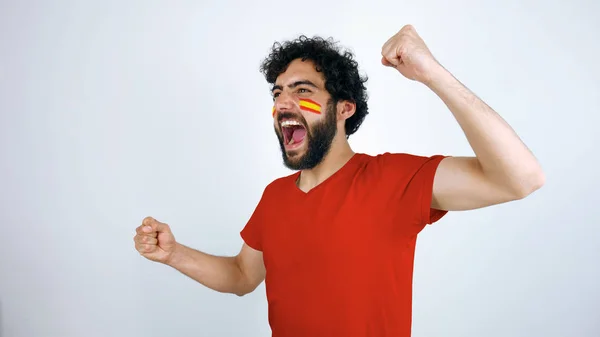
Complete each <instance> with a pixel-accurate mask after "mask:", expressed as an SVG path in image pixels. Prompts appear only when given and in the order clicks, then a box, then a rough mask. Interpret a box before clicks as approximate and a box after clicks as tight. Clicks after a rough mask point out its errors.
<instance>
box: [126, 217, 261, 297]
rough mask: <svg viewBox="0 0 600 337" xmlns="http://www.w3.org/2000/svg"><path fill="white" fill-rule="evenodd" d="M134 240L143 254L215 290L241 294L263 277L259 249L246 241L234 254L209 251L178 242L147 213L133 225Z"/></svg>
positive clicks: (254, 287) (169, 231) (254, 285)
mask: <svg viewBox="0 0 600 337" xmlns="http://www.w3.org/2000/svg"><path fill="white" fill-rule="evenodd" d="M134 241H135V247H136V249H137V250H138V252H139V253H140V254H141V255H142V256H144V257H146V258H147V259H149V260H152V261H156V262H160V263H164V264H166V265H168V266H171V267H173V268H175V269H176V270H178V271H179V272H181V273H183V274H184V275H186V276H188V277H190V278H192V279H193V280H195V281H197V282H199V283H201V284H202V285H204V286H206V287H208V288H210V289H212V290H215V291H218V292H222V293H230V294H236V295H238V296H243V295H245V294H248V293H250V292H252V291H253V290H254V289H256V287H258V285H259V284H260V283H261V282H262V281H263V280H264V278H265V267H264V263H263V257H262V252H260V251H257V250H254V249H252V248H250V247H249V246H247V245H246V244H244V245H243V246H242V248H241V250H240V252H239V253H238V254H237V255H236V256H216V255H210V254H207V253H203V252H201V251H198V250H195V249H192V248H190V247H187V246H184V245H182V244H180V243H177V242H176V240H175V237H174V236H173V234H172V232H171V229H170V228H169V226H168V225H167V224H164V223H161V222H159V221H156V220H155V219H152V218H149V217H148V218H146V219H144V221H143V223H142V225H141V226H139V227H138V228H137V229H136V235H135V237H134Z"/></svg>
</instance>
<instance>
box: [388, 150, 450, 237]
mask: <svg viewBox="0 0 600 337" xmlns="http://www.w3.org/2000/svg"><path fill="white" fill-rule="evenodd" d="M444 158H446V156H443V155H435V156H431V157H426V156H417V155H411V154H404V153H384V154H382V155H379V156H378V161H377V162H378V166H379V170H378V171H379V172H380V174H381V175H382V176H381V180H382V181H383V184H384V187H383V188H384V189H385V190H387V191H389V192H388V193H389V195H390V197H391V198H392V199H393V200H392V202H393V204H394V205H395V206H396V207H398V211H399V213H400V214H402V217H403V218H408V219H411V220H412V222H413V223H415V224H416V225H417V228H419V229H421V228H423V227H424V226H425V225H428V224H433V223H435V222H436V221H438V220H440V219H441V218H442V217H443V216H444V215H445V214H446V213H447V211H444V210H437V209H434V208H432V207H431V201H432V199H433V182H434V178H435V173H436V171H437V168H438V166H439V164H440V162H441V161H442V160H443V159H444Z"/></svg>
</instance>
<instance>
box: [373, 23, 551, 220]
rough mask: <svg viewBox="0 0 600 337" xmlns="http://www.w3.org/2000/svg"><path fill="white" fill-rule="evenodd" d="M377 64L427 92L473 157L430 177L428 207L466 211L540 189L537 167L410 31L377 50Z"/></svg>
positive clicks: (446, 162) (444, 164)
mask: <svg viewBox="0 0 600 337" xmlns="http://www.w3.org/2000/svg"><path fill="white" fill-rule="evenodd" d="M382 55H383V58H382V63H383V64H384V65H386V66H391V67H394V68H396V69H397V70H398V71H399V72H400V73H402V74H403V75H404V76H406V77H407V78H409V79H412V80H416V81H419V82H421V83H423V84H425V85H426V86H427V87H429V88H430V89H431V90H432V91H433V92H434V93H435V94H436V95H437V96H438V97H440V98H441V99H442V101H443V102H444V103H445V104H446V106H447V107H448V108H449V110H450V111H451V112H452V114H453V115H454V117H455V118H456V120H457V122H458V124H459V125H460V127H461V128H462V130H463V132H464V133H465V135H466V137H467V140H468V141H469V144H470V145H471V147H472V149H473V151H474V152H475V156H474V157H448V158H445V159H443V160H442V161H441V163H440V165H439V167H438V169H437V171H436V175H435V180H434V186H433V200H432V207H433V208H436V209H442V210H468V209H475V208H481V207H486V206H491V205H495V204H499V203H504V202H508V201H512V200H517V199H521V198H524V197H526V196H528V195H529V194H531V193H533V192H534V191H535V190H537V189H538V188H540V187H541V186H542V185H543V184H544V179H545V177H544V173H543V171H542V168H541V167H540V165H539V163H538V161H537V160H536V158H535V157H534V155H533V154H532V153H531V152H530V151H529V149H528V148H527V147H526V146H525V144H523V142H522V141H521V140H520V138H519V136H518V135H517V134H516V133H515V132H514V130H513V129H512V128H511V127H510V126H509V125H508V123H506V122H505V121H504V120H503V119H502V118H501V117H500V116H499V115H498V114H497V113H496V112H495V111H494V110H493V109H492V108H490V107H489V106H488V105H487V104H486V103H485V102H483V101H482V100H481V99H479V98H478V97H477V96H476V95H475V94H473V93H472V92H471V91H470V90H469V89H467V88H466V87H465V86H464V85H462V84H461V83H460V82H459V81H458V80H457V79H456V78H455V77H454V76H453V75H452V74H451V73H450V72H449V71H447V70H446V69H445V68H444V67H442V66H441V65H440V64H439V63H438V62H437V61H436V60H435V58H434V57H433V55H432V54H431V52H430V51H429V49H428V48H427V46H426V45H425V43H424V42H423V40H422V39H421V38H420V37H419V35H418V34H417V32H416V31H415V29H414V28H413V27H412V26H405V27H404V28H402V30H400V31H399V32H398V33H397V34H396V35H394V36H393V37H392V38H391V39H390V40H388V42H386V44H385V45H384V47H383V51H382Z"/></svg>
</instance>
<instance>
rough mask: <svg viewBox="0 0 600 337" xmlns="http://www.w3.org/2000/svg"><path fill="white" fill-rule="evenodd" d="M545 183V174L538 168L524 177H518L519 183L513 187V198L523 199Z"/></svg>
mask: <svg viewBox="0 0 600 337" xmlns="http://www.w3.org/2000/svg"><path fill="white" fill-rule="evenodd" d="M545 183H546V176H545V174H544V172H543V171H542V170H541V169H540V170H537V171H535V172H532V173H529V174H527V175H526V176H525V177H524V178H522V179H520V182H519V184H517V186H516V188H515V189H513V191H514V195H515V199H524V198H526V197H528V196H529V195H531V194H532V193H534V192H535V191H537V190H539V189H540V188H542V186H544V184H545Z"/></svg>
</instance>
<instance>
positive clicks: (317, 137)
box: [275, 100, 337, 170]
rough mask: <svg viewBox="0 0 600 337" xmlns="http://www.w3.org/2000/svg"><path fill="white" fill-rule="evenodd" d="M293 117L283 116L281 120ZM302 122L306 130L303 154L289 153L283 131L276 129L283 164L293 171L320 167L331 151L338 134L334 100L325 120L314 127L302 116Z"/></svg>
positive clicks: (328, 106) (329, 105)
mask: <svg viewBox="0 0 600 337" xmlns="http://www.w3.org/2000/svg"><path fill="white" fill-rule="evenodd" d="M285 117H292V116H290V115H286V114H281V115H280V116H279V118H285ZM300 122H301V123H302V124H303V125H304V126H305V128H306V136H305V137H304V142H305V143H306V144H305V151H304V153H303V154H295V152H296V151H290V152H287V151H286V150H285V145H284V137H283V135H282V134H281V131H280V130H278V129H277V127H276V128H275V133H276V134H277V138H278V139H279V146H280V148H281V155H282V157H283V164H284V165H285V166H286V167H287V168H289V169H291V170H309V169H312V168H314V167H315V166H317V165H319V164H320V163H321V162H322V161H323V158H325V156H326V155H327V153H328V152H329V150H330V149H331V144H332V143H333V139H334V138H335V136H336V134H337V118H336V111H335V103H334V102H333V101H332V100H329V102H327V109H326V110H325V118H324V119H323V120H321V121H319V122H317V123H315V124H313V125H310V126H309V125H308V124H307V123H306V120H305V119H304V118H302V116H300Z"/></svg>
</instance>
